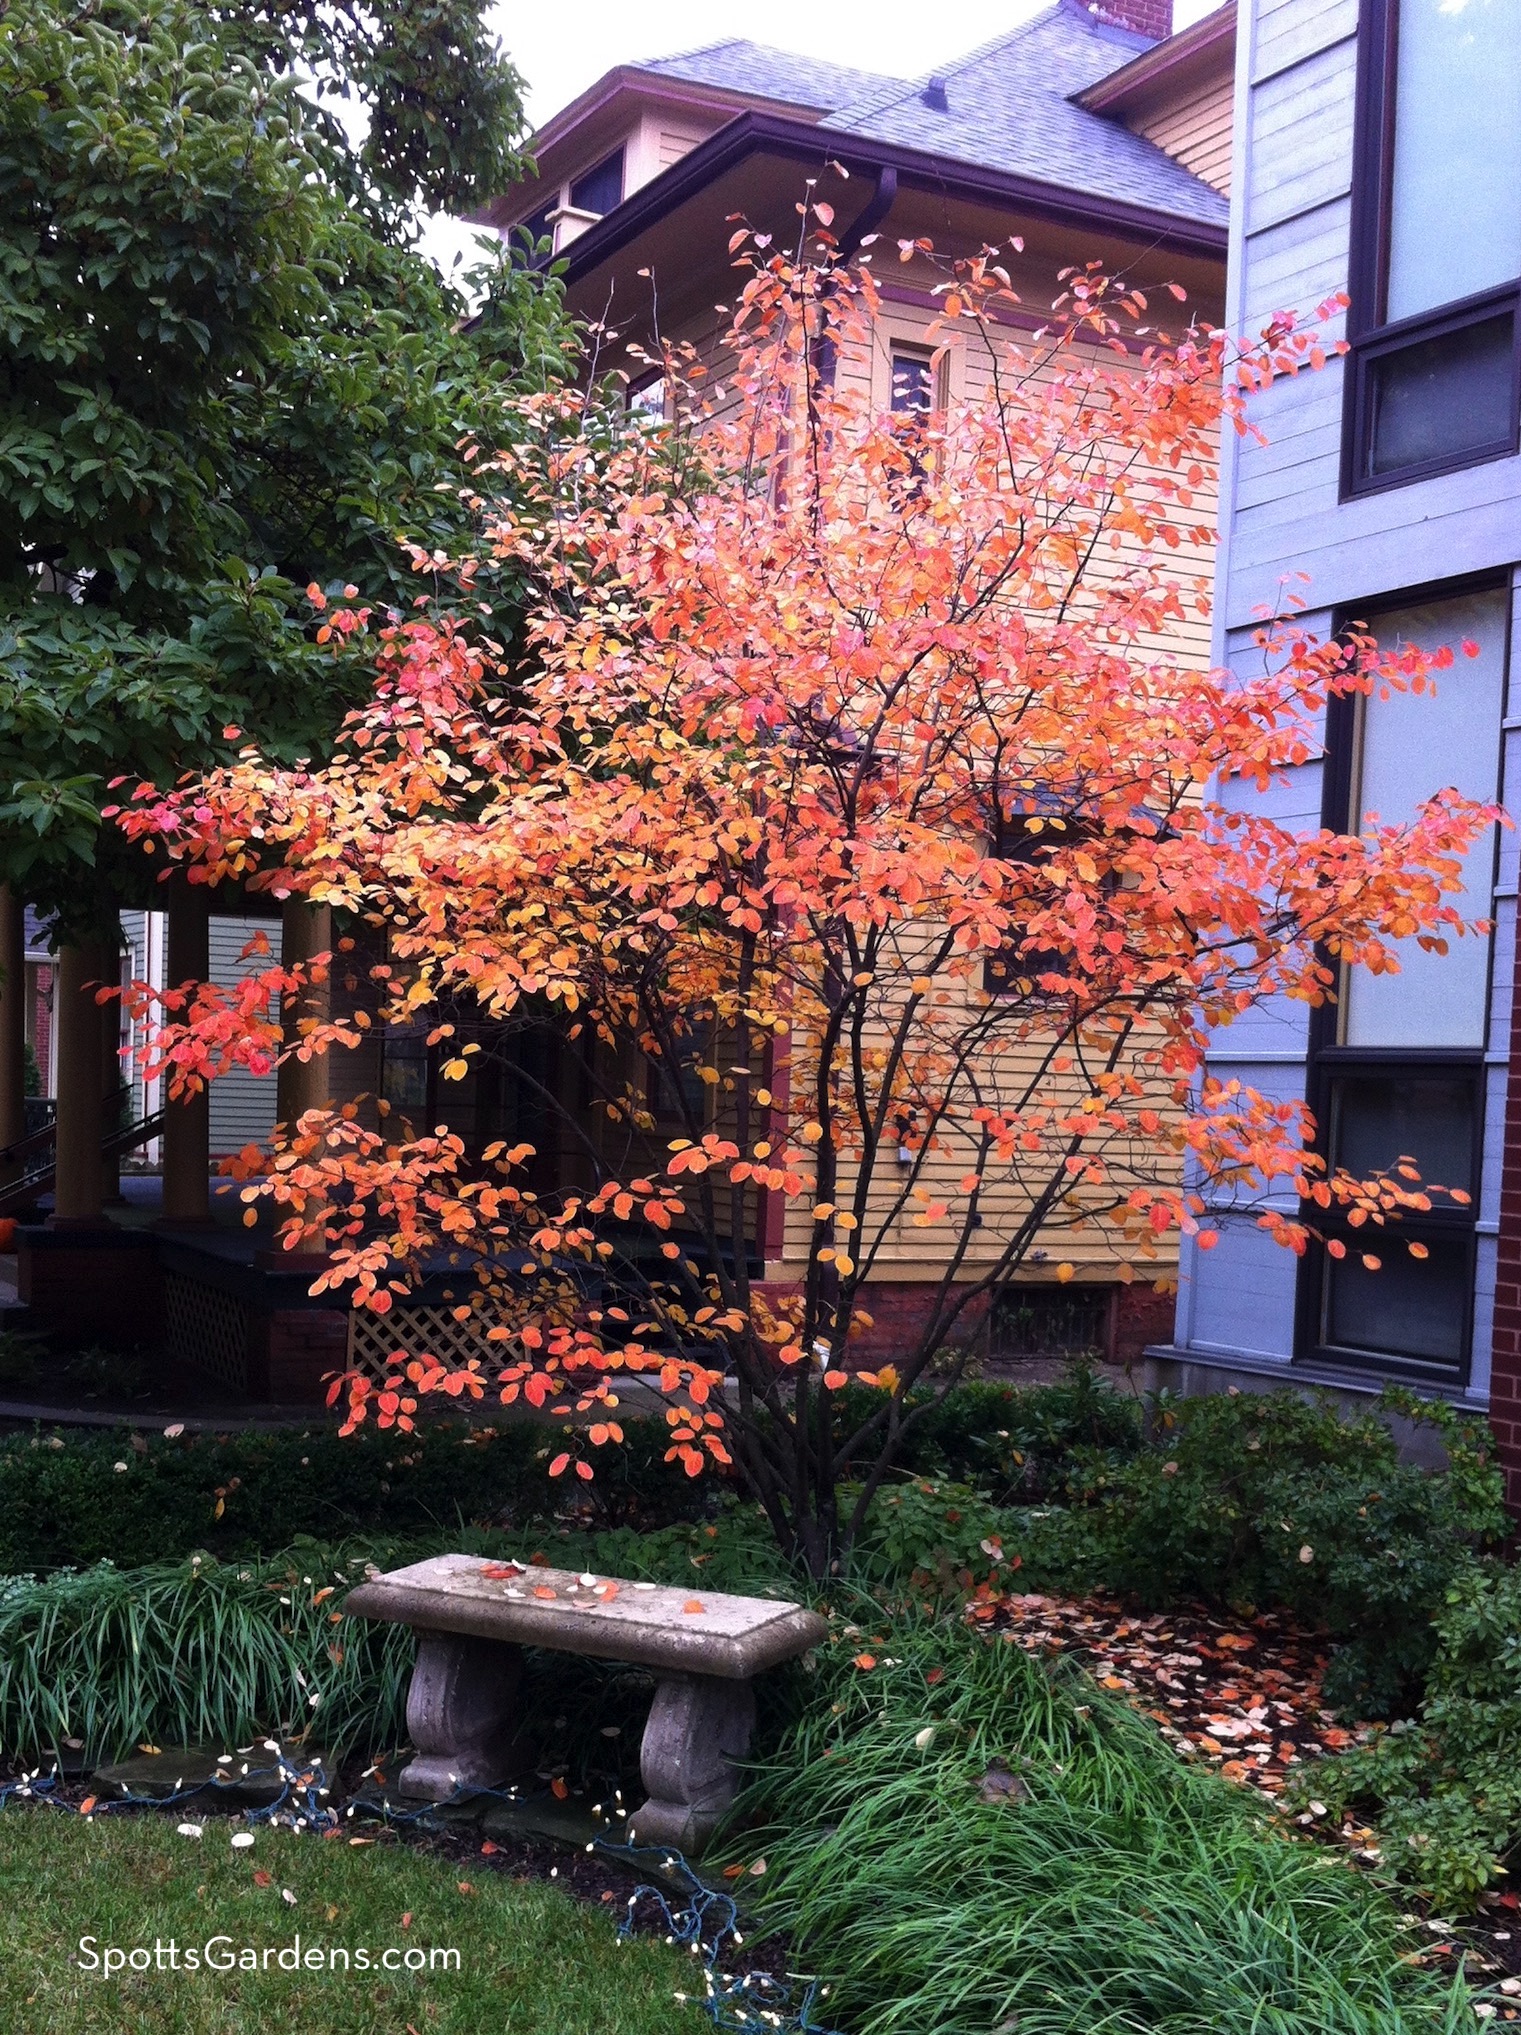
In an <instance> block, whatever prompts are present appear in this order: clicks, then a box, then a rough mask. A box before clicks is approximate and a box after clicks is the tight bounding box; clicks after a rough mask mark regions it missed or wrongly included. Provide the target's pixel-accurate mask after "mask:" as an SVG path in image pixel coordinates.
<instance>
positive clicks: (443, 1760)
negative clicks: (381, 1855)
mask: <svg viewBox="0 0 1521 2035" xmlns="http://www.w3.org/2000/svg"><path fill="white" fill-rule="evenodd" d="M417 1640H418V1646H417V1665H416V1666H415V1667H414V1668H413V1670H412V1683H411V1687H410V1688H409V1689H408V1690H407V1732H408V1735H409V1736H410V1738H411V1740H412V1743H413V1745H414V1746H416V1748H417V1758H416V1759H414V1760H413V1761H412V1763H411V1765H410V1766H407V1767H403V1769H402V1771H401V1775H400V1777H399V1779H398V1781H397V1787H398V1788H399V1789H400V1791H401V1793H402V1794H404V1795H416V1796H422V1797H425V1798H426V1799H427V1800H428V1801H431V1802H442V1801H445V1800H447V1799H448V1797H449V1796H451V1795H455V1794H458V1793H459V1792H460V1791H461V1790H468V1789H471V1788H493V1787H497V1786H499V1785H500V1784H501V1783H502V1782H503V1781H508V1780H511V1779H512V1777H513V1775H514V1774H515V1773H518V1772H521V1770H522V1768H523V1767H524V1766H525V1765H526V1764H527V1760H526V1756H525V1754H524V1753H523V1752H522V1751H521V1750H520V1749H519V1746H518V1744H517V1737H518V1724H519V1708H518V1685H519V1682H520V1681H521V1679H522V1673H523V1649H522V1648H521V1647H520V1646H511V1645H508V1644H507V1643H506V1642H505V1641H502V1640H496V1639H474V1638H469V1637H466V1636H465V1635H464V1634H462V1633H457V1632H422V1631H420V1632H419V1633H418V1635H417Z"/></svg>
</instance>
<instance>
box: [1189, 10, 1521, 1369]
mask: <svg viewBox="0 0 1521 2035" xmlns="http://www.w3.org/2000/svg"><path fill="white" fill-rule="evenodd" d="M1357 12H1358V10H1357V0H1254V4H1251V5H1248V6H1244V7H1243V9H1242V22H1241V32H1240V36H1239V41H1238V47H1237V80H1236V163H1235V172H1234V189H1235V192H1236V194H1237V195H1236V200H1235V203H1234V206H1233V215H1232V226H1231V279H1230V288H1229V297H1228V309H1227V322H1228V323H1229V324H1230V325H1231V326H1232V327H1234V328H1235V329H1237V330H1240V331H1244V332H1247V333H1251V332H1255V331H1257V330H1259V329H1260V328H1261V327H1262V326H1263V325H1264V324H1265V323H1266V322H1267V320H1268V319H1269V318H1270V317H1271V316H1272V315H1273V314H1274V313H1275V312H1277V311H1281V310H1288V309H1294V310H1298V311H1301V312H1303V313H1306V314H1308V313H1310V312H1312V311H1313V310H1314V308H1315V306H1316V305H1317V304H1319V303H1321V302H1323V301H1324V300H1325V299H1326V298H1327V297H1328V296H1331V295H1332V294H1334V293H1336V292H1337V291H1340V290H1343V289H1345V288H1346V286H1347V276H1348V257H1349V247H1350V219H1351V205H1350V196H1349V192H1350V182H1351V167H1352V129H1353V101H1354V81H1355V72H1356V32H1357ZM1327 329H1328V333H1329V336H1331V337H1337V336H1339V334H1340V330H1341V326H1340V321H1339V320H1338V321H1335V322H1333V323H1332V325H1331V326H1329V327H1328V328H1327ZM1342 379H1343V377H1342V368H1341V365H1340V363H1339V362H1336V361H1333V362H1332V363H1331V364H1330V365H1328V366H1327V367H1326V368H1325V369H1324V370H1323V371H1322V372H1320V373H1318V374H1316V373H1313V372H1306V373H1303V374H1301V375H1299V376H1297V377H1295V378H1293V379H1288V380H1284V381H1282V382H1280V383H1279V384H1278V385H1277V386H1276V387H1274V388H1273V389H1271V390H1270V391H1267V392H1266V393H1265V394H1264V395H1262V396H1261V397H1259V398H1258V399H1257V400H1256V402H1255V405H1254V409H1253V420H1254V422H1256V423H1257V424H1258V425H1259V426H1260V428H1261V429H1262V431H1263V432H1264V434H1265V435H1266V439H1267V442H1266V444H1263V445H1257V444H1254V443H1253V442H1251V441H1250V440H1239V439H1236V438H1235V436H1234V434H1227V440H1226V444H1225V447H1224V450H1223V456H1222V462H1221V467H1222V471H1221V497H1222V500H1221V547H1220V555H1219V563H1218V578H1217V612H1216V624H1215V626H1216V638H1215V655H1216V658H1217V660H1218V661H1220V662H1224V663H1229V664H1231V665H1232V666H1233V667H1235V668H1238V669H1242V670H1245V669H1248V668H1249V667H1250V665H1251V663H1252V661H1253V660H1254V659H1255V658H1256V657H1257V656H1258V655H1260V653H1259V652H1258V651H1257V650H1256V648H1255V646H1254V644H1253V641H1252V636H1253V629H1254V617H1255V616H1256V615H1257V614H1258V613H1259V612H1260V611H1261V609H1263V608H1264V607H1266V608H1270V609H1276V608H1281V606H1282V604H1283V600H1284V596H1285V591H1286V590H1288V591H1292V592H1294V593H1296V594H1298V595H1299V596H1300V597H1301V598H1304V599H1306V600H1307V601H1308V602H1312V603H1313V604H1314V612H1311V613H1308V614H1307V615H1306V616H1305V622H1306V626H1307V627H1309V628H1311V629H1313V630H1315V631H1316V632H1317V633H1323V632H1324V631H1325V629H1326V628H1328V627H1329V623H1330V619H1331V611H1332V609H1333V608H1336V607H1340V606H1343V605H1345V604H1348V603H1357V602H1360V601H1364V600H1366V601H1368V602H1370V603H1372V602H1375V601H1378V600H1380V599H1382V598H1384V597H1387V596H1390V595H1394V594H1398V593H1400V592H1401V591H1403V590H1405V589H1407V588H1413V587H1417V586H1423V585H1426V584H1429V583H1431V582H1433V581H1441V580H1445V579H1456V578H1459V577H1460V576H1462V575H1463V574H1466V573H1471V572H1477V571H1488V570H1493V569H1497V568H1500V567H1505V566H1512V567H1513V566H1515V565H1516V564H1517V563H1518V561H1521V460H1517V459H1507V460H1497V461H1494V462H1492V463H1490V464H1489V465H1486V466H1477V467H1471V468H1469V469H1468V470H1467V471H1466V472H1462V473H1457V474H1451V475H1446V476H1443V477H1441V478H1438V479H1435V480H1429V481H1422V482H1418V483H1415V484H1414V485H1411V486H1407V487H1401V488H1393V489H1390V490H1389V491H1387V492H1386V493H1383V494H1379V495H1372V496H1367V497H1364V498H1362V499H1361V500H1359V501H1356V502H1347V503H1342V502H1339V501H1338V499H1337V495H1338V489H1339V484H1340V460H1341V428H1342V417H1341V407H1342ZM1300 573H1305V574H1308V576H1309V583H1308V585H1307V586H1306V585H1303V584H1302V583H1298V582H1291V581H1290V578H1289V576H1290V575H1295V574H1300ZM1516 623H1517V627H1516V629H1515V633H1514V636H1513V647H1512V655H1511V682H1510V690H1509V700H1508V705H1507V712H1506V723H1505V731H1504V734H1503V738H1502V740H1503V746H1502V780H1501V797H1502V799H1503V800H1504V801H1505V803H1506V804H1507V805H1508V806H1509V807H1510V808H1511V810H1512V811H1515V810H1517V809H1518V808H1521V668H1518V667H1521V595H1518V607H1517V613H1516ZM1320 791H1321V766H1320V763H1319V761H1318V760H1315V761H1311V762H1309V763H1307V764H1305V765H1304V766H1302V767H1301V768H1300V769H1299V770H1297V771H1295V772H1293V773H1292V775H1291V777H1290V778H1289V780H1288V782H1287V783H1286V784H1284V785H1282V786H1279V787H1275V788H1274V790H1273V791H1272V792H1271V793H1270V794H1268V803H1269V807H1270V809H1271V811H1272V812H1273V813H1274V816H1275V817H1277V818H1279V819H1281V820H1282V821H1284V822H1285V823H1286V824H1289V825H1303V826H1304V827H1306V828H1311V827H1315V826H1317V825H1318V824H1319V819H1320ZM1230 795H1231V796H1232V797H1242V798H1254V797H1255V794H1254V793H1253V792H1251V791H1250V789H1248V788H1243V787H1236V788H1235V789H1234V790H1233V791H1232V793H1231V794H1230ZM1498 871H1499V875H1498V884H1497V892H1496V900H1495V912H1494V917H1495V933H1494V939H1493V969H1492V978H1491V990H1490V1002H1489V1043H1488V1047H1487V1050H1486V1054H1485V1062H1486V1066H1487V1069H1488V1074H1487V1081H1486V1096H1485V1101H1486V1108H1485V1134H1484V1137H1485V1141H1484V1162H1483V1171H1482V1181H1481V1193H1480V1205H1479V1210H1478V1215H1479V1263H1478V1274H1477V1279H1476V1286H1475V1324H1474V1346H1473V1359H1472V1372H1471V1382H1470V1385H1469V1397H1470V1398H1471V1399H1472V1400H1474V1401H1477V1402H1482V1401H1484V1400H1485V1399H1486V1398H1487V1396H1488V1388H1489V1338H1490V1329H1491V1320H1492V1311H1493V1295H1494V1279H1495V1238H1496V1233H1497V1229H1498V1221H1499V1187H1500V1163H1501V1157H1502V1142H1501V1137H1502V1125H1503V1120H1504V1108H1505V1089H1506V1080H1507V1072H1508V1061H1507V1049H1508V1043H1509V1038H1510V1011H1511V987H1512V981H1513V975H1514V966H1515V954H1516V924H1517V886H1518V875H1521V842H1518V840H1517V837H1516V835H1515V834H1514V833H1510V832H1505V831H1503V830H1502V833H1501V837H1500V851H1499V864H1498ZM1307 1029H1308V1014H1307V1012H1306V1011H1305V1010H1304V1009H1303V1007H1302V1006H1299V1005H1292V1004H1289V1005H1284V1006H1282V1007H1274V1006H1269V1007H1266V1008H1264V1009H1261V1010H1257V1011H1253V1012H1250V1013H1248V1014H1247V1015H1246V1016H1244V1017H1243V1018H1240V1019H1238V1020H1237V1022H1236V1023H1235V1024H1233V1025H1231V1026H1230V1027H1228V1028H1227V1029H1225V1030H1222V1031H1221V1032H1220V1033H1219V1034H1218V1035H1217V1039H1216V1044H1215V1051H1214V1053H1213V1055H1212V1065H1213V1067H1214V1069H1215V1070H1216V1071H1218V1072H1219V1073H1220V1074H1221V1075H1222V1076H1235V1077H1237V1078H1239V1079H1241V1080H1243V1081H1247V1082H1250V1083H1251V1084H1252V1085H1253V1086H1255V1087H1258V1088H1260V1089H1262V1090H1264V1091H1265V1092H1268V1093H1274V1094H1293V1095H1302V1094H1303V1093H1304V1061H1305V1052H1306V1039H1307ZM1215 1215H1216V1218H1217V1221H1218V1228H1219V1232H1220V1241H1219V1243H1218V1245H1217V1246H1216V1247H1215V1248H1214V1249H1213V1250H1211V1251H1208V1252H1202V1251H1199V1250H1198V1249H1196V1248H1195V1247H1193V1246H1192V1245H1191V1244H1189V1243H1188V1242H1187V1241H1185V1244H1184V1250H1183V1259H1182V1266H1181V1282H1180V1289H1179V1304H1178V1325H1177V1341H1178V1344H1179V1345H1180V1346H1181V1347H1182V1348H1184V1349H1186V1350H1188V1351H1189V1352H1190V1353H1193V1354H1196V1355H1198V1356H1200V1357H1204V1358H1208V1357H1209V1356H1211V1355H1218V1356H1219V1357H1221V1358H1223V1359H1229V1358H1232V1357H1237V1358H1241V1357H1245V1358H1250V1359H1253V1360H1255V1361H1258V1362H1262V1361H1267V1362H1271V1363H1282V1364H1284V1365H1287V1364H1288V1363H1289V1362H1290V1360H1291V1359H1292V1356H1293V1327H1294V1293H1295V1285H1296V1276H1297V1263H1298V1261H1297V1260H1296V1259H1295V1258H1294V1257H1293V1256H1292V1255H1291V1254H1290V1253H1288V1252H1286V1251H1283V1250H1281V1249H1280V1248H1279V1247H1277V1246H1276V1245H1274V1244H1272V1243H1271V1242H1269V1240H1268V1239H1267V1238H1266V1236H1265V1235H1264V1234H1263V1233H1262V1232H1261V1231H1260V1230H1259V1229H1258V1228H1257V1227H1256V1226H1255V1223H1254V1221H1253V1220H1252V1217H1251V1215H1250V1214H1246V1213H1243V1212H1240V1211H1239V1210H1237V1211H1233V1210H1232V1209H1231V1208H1229V1207H1219V1208H1217V1210H1216V1211H1215Z"/></svg>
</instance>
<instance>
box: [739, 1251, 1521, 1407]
mask: <svg viewBox="0 0 1521 2035" xmlns="http://www.w3.org/2000/svg"><path fill="white" fill-rule="evenodd" d="M755 1290H756V1291H757V1292H758V1293H759V1294H760V1296H761V1297H762V1298H763V1299H766V1300H768V1301H770V1302H771V1303H772V1304H773V1305H775V1303H776V1302H778V1301H779V1300H782V1299H784V1298H786V1297H787V1296H788V1295H790V1294H794V1293H796V1292H797V1291H798V1288H797V1285H796V1283H795V1282H793V1281H790V1280H780V1279H771V1280H767V1281H765V1282H764V1283H763V1284H762V1285H760V1286H758V1287H757V1288H756V1289H755ZM1042 1290H1045V1289H1042ZM1051 1290H1053V1291H1054V1290H1056V1289H1054V1288H1053V1289H1051ZM1066 1290H1068V1291H1076V1290H1077V1289H1076V1288H1068V1289H1066ZM1090 1290H1091V1289H1090ZM1101 1290H1102V1291H1103V1292H1104V1293H1105V1295H1106V1297H1107V1301H1108V1305H1107V1307H1106V1309H1105V1311H1104V1326H1103V1351H1104V1359H1105V1361H1106V1362H1107V1363H1112V1364H1135V1363H1139V1362H1140V1359H1141V1354H1142V1352H1143V1351H1144V1350H1145V1348H1146V1346H1147V1344H1148V1343H1156V1342H1168V1341H1170V1340H1171V1338H1172V1330H1173V1311H1174V1308H1175V1307H1176V1304H1177V1303H1176V1301H1175V1299H1174V1296H1173V1295H1172V1294H1171V1293H1159V1292H1158V1291H1157V1289H1156V1288H1155V1287H1154V1286H1143V1285H1140V1284H1134V1285H1129V1286H1121V1285H1119V1284H1118V1283H1116V1284H1115V1285H1113V1286H1109V1287H1106V1288H1103V1289H1101ZM938 1292H939V1288H938V1287H937V1286H934V1285H931V1284H930V1283H929V1282H928V1281H925V1280H921V1279H913V1280H891V1279H882V1280H873V1281H872V1283H871V1284H870V1285H869V1286H867V1287H866V1289H865V1291H864V1294H863V1296H862V1305H863V1306H864V1308H865V1310H866V1312H867V1313H868V1314H869V1315H870V1316H871V1318H872V1325H871V1327H870V1328H868V1329H864V1330H862V1331H861V1332H860V1333H858V1334H856V1335H854V1336H852V1338H851V1342H850V1363H851V1366H852V1368H858V1369H861V1370H876V1369H877V1368H878V1367H879V1366H881V1365H882V1364H887V1363H893V1362H896V1361H898V1360H899V1359H901V1358H902V1357H903V1355H904V1353H905V1352H906V1351H908V1350H911V1349H912V1348H913V1347H914V1346H915V1345H916V1344H917V1342H918V1340H919V1338H920V1336H921V1335H922V1334H923V1333H924V1328H925V1324H926V1322H927V1320H928V1318H929V1313H930V1309H931V1308H932V1307H933V1306H934V1304H935V1298H936V1295H937V1294H938ZM988 1314H989V1303H988V1299H987V1296H986V1295H984V1296H982V1297H981V1298H980V1299H977V1300H975V1301H973V1302H972V1303H971V1304H970V1305H969V1306H968V1307H966V1308H965V1309H964V1310H963V1312H962V1314H961V1315H960V1317H959V1318H958V1320H957V1322H956V1326H955V1328H954V1329H953V1330H952V1332H951V1335H950V1337H949V1339H948V1340H949V1341H950V1342H951V1343H952V1344H954V1345H956V1346H958V1347H962V1348H965V1347H970V1348H971V1349H972V1350H973V1352H974V1353H975V1354H977V1355H979V1356H980V1355H984V1354H986V1351H987V1341H988ZM1518 1415H1521V1408H1518Z"/></svg>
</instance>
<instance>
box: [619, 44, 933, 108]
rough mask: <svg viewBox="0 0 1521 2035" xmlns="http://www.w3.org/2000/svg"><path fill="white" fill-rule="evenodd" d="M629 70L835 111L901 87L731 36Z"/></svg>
mask: <svg viewBox="0 0 1521 2035" xmlns="http://www.w3.org/2000/svg"><path fill="white" fill-rule="evenodd" d="M627 68H628V69H629V70H631V71H647V72H653V73H654V74H655V75H656V76H657V77H663V78H683V79H686V80H687V81H688V82H689V83H691V84H694V85H714V86H716V87H718V88H719V89H720V90H722V91H726V92H741V93H744V94H745V96H746V97H748V98H753V99H774V100H776V101H777V102H779V103H780V104H783V105H788V106H808V107H814V108H816V109H817V110H818V111H819V112H821V113H835V112H838V111H840V110H841V109H842V108H843V107H846V106H850V105H852V104H853V103H854V102H855V101H856V100H858V99H863V98H866V97H867V96H868V95H871V94H874V93H878V92H884V91H887V92H892V91H898V92H901V91H903V90H905V89H906V87H905V85H904V81H903V80H902V79H901V78H888V77H884V76H883V75H882V73H881V72H879V71H857V70H853V69H851V68H850V67H849V66H848V65H846V64H828V63H822V62H820V61H819V60H817V59H816V58H814V57H805V56H799V55H798V54H797V53H796V52H795V51H793V50H787V49H772V48H770V47H769V46H768V45H767V44H765V43H762V42H745V41H743V40H741V39H740V38H739V37H730V38H729V40H728V41H726V42H710V43H706V44H705V45H704V46H703V47H702V48H701V49H692V50H683V51H681V52H679V53H678V54H677V55H676V56H671V57H655V58H652V59H649V60H641V61H639V62H638V63H634V64H630V65H628V66H627Z"/></svg>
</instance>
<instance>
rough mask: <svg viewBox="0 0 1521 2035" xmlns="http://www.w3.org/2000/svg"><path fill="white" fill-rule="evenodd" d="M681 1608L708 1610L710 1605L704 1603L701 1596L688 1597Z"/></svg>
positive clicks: (684, 1609)
mask: <svg viewBox="0 0 1521 2035" xmlns="http://www.w3.org/2000/svg"><path fill="white" fill-rule="evenodd" d="M681 1608H682V1610H683V1611H691V1612H696V1611H706V1610H707V1608H708V1607H707V1605H706V1604H704V1603H703V1601H702V1599H701V1598H700V1597H688V1599H687V1601H686V1602H685V1604H683V1605H682V1607H681Z"/></svg>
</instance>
